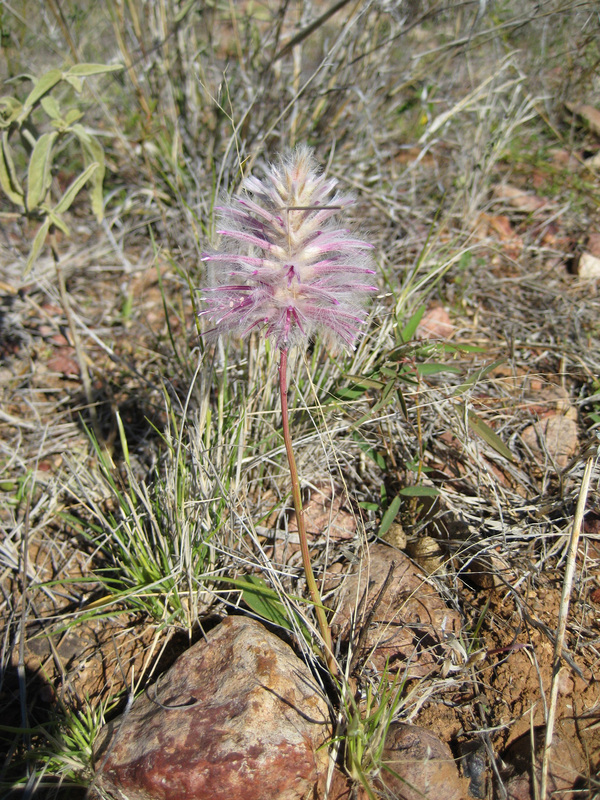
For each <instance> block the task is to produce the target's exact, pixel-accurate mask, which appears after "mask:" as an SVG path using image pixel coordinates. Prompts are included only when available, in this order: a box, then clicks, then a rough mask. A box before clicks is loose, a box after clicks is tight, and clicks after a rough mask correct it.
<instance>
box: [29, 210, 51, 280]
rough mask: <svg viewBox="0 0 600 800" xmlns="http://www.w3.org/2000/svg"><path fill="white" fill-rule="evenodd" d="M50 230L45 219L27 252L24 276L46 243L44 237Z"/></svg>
mask: <svg viewBox="0 0 600 800" xmlns="http://www.w3.org/2000/svg"><path fill="white" fill-rule="evenodd" d="M49 230H50V218H49V217H46V219H45V220H44V221H43V222H42V224H41V225H40V228H39V230H38V232H37V233H36V235H35V239H34V240H33V244H32V245H31V250H30V251H29V258H28V259H27V264H26V265H25V273H24V274H25V275H28V274H29V272H30V271H31V268H32V267H33V265H34V263H35V260H36V258H37V257H38V255H39V252H40V250H41V249H42V247H43V244H44V242H45V241H46V236H48V231H49Z"/></svg>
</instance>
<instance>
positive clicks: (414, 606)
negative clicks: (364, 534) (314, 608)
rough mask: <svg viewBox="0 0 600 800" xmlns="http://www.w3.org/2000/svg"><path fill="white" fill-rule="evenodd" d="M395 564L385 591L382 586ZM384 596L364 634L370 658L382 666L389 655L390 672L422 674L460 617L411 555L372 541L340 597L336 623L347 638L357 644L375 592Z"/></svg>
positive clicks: (456, 628)
mask: <svg viewBox="0 0 600 800" xmlns="http://www.w3.org/2000/svg"><path fill="white" fill-rule="evenodd" d="M392 564H394V569H393V575H392V578H391V580H390V582H389V585H388V586H387V588H386V590H385V592H384V593H383V594H382V588H383V586H384V583H385V581H386V578H387V576H388V573H389V571H390V568H391V566H392ZM381 594H382V596H381V600H380V602H379V605H378V606H377V609H376V611H375V614H374V616H373V619H372V620H371V624H370V626H369V629H368V631H367V633H366V637H365V638H364V640H363V653H364V657H365V658H366V660H367V662H368V663H369V664H370V665H372V666H373V667H375V668H376V669H377V670H379V671H381V670H382V669H383V668H384V667H385V665H386V662H388V659H389V668H390V671H391V672H392V673H394V672H397V671H399V670H402V672H403V674H404V671H406V675H407V676H409V677H422V676H423V675H426V674H427V673H429V672H430V671H431V670H432V669H434V668H435V667H436V666H437V664H438V662H439V660H440V656H441V655H442V653H443V648H442V646H441V644H442V642H443V641H444V637H445V636H446V635H447V634H449V633H454V634H457V633H458V631H459V630H460V617H459V615H458V614H457V612H456V611H454V610H452V609H450V608H448V607H447V606H446V604H445V603H444V601H443V599H442V598H441V597H440V595H439V594H438V592H437V591H436V590H435V589H434V587H433V586H432V585H431V584H430V582H429V581H428V579H427V578H426V576H425V575H423V573H422V572H421V571H420V569H419V568H418V567H417V566H415V564H413V562H412V561H411V560H410V558H409V557H408V556H407V555H406V554H405V553H402V552H400V551H399V550H393V549H392V548H391V547H387V546H386V545H384V544H374V545H371V546H370V547H369V548H368V550H367V551H366V552H365V554H364V556H363V558H362V559H361V562H360V564H359V565H358V567H356V568H355V571H354V572H353V573H352V574H351V575H349V576H348V577H347V578H346V581H345V582H344V584H343V585H342V586H341V587H340V589H339V592H338V594H337V597H338V598H339V604H338V608H337V611H336V614H335V617H334V623H336V624H337V625H339V627H340V634H341V637H342V638H343V639H348V638H351V639H352V643H353V646H354V647H356V646H357V642H358V639H359V637H360V635H361V630H362V628H363V626H364V625H366V624H367V621H368V619H369V616H370V612H371V610H372V609H373V605H374V604H375V602H376V601H377V598H378V597H379V596H380V595H381Z"/></svg>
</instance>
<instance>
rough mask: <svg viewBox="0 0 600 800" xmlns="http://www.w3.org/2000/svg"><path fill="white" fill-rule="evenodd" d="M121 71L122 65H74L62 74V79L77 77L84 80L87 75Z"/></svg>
mask: <svg viewBox="0 0 600 800" xmlns="http://www.w3.org/2000/svg"><path fill="white" fill-rule="evenodd" d="M121 69H123V65H122V64H75V65H74V66H72V67H70V68H69V69H68V70H67V71H66V72H65V73H64V77H65V78H67V77H68V76H69V75H77V76H79V77H81V78H86V77H87V76H88V75H102V74H103V73H105V72H118V71H119V70H121Z"/></svg>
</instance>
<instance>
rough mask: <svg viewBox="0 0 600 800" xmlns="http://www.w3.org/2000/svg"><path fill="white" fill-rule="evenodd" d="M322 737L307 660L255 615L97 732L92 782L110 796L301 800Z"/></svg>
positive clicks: (222, 628)
mask: <svg viewBox="0 0 600 800" xmlns="http://www.w3.org/2000/svg"><path fill="white" fill-rule="evenodd" d="M329 736H330V726H329V716H328V707H327V703H326V701H325V698H324V697H323V695H322V693H321V692H320V690H319V687H318V685H317V684H316V683H315V680H314V678H313V676H312V675H311V673H310V670H309V669H308V668H307V666H306V665H305V664H304V663H303V662H302V661H300V660H299V659H298V658H297V656H296V655H295V654H294V652H293V651H292V649H291V648H290V647H289V646H288V645H286V644H285V643H284V642H282V641H281V640H280V639H278V638H277V637H276V636H275V635H274V634H272V633H270V632H269V631H267V630H266V629H265V628H264V626H263V625H261V624H260V623H259V622H257V621H255V620H252V619H246V618H244V617H228V618H227V619H225V620H224V621H223V622H222V623H221V624H220V625H219V626H218V627H217V628H215V629H214V630H212V631H211V632H210V633H209V634H208V635H207V637H206V640H203V641H201V642H199V643H198V644H196V645H194V646H193V647H191V648H190V649H189V650H188V651H186V652H185V653H184V654H183V655H182V656H181V657H180V658H179V659H178V660H177V661H176V662H175V664H174V665H173V666H172V667H171V669H170V670H168V672H166V673H165V674H164V675H162V676H161V678H160V679H159V680H158V681H157V682H156V683H155V684H154V686H151V687H150V689H149V690H147V692H146V693H145V694H144V695H141V696H140V697H138V698H137V699H136V701H135V702H134V703H133V705H132V707H131V710H130V711H129V713H128V714H126V715H124V716H122V717H120V718H119V719H117V720H115V721H114V722H112V723H109V724H108V725H106V726H105V727H104V728H103V729H102V731H101V732H100V735H99V738H98V741H97V743H96V746H95V749H94V761H95V765H96V770H97V773H96V782H97V785H98V787H99V788H100V789H102V790H104V791H105V792H106V793H108V795H109V796H111V797H114V798H118V800H232V798H235V800H301V799H302V798H305V797H307V796H312V793H313V792H314V791H315V787H316V786H317V782H318V779H319V777H320V776H322V774H323V772H324V771H325V770H326V766H327V759H328V754H327V748H326V747H321V745H322V744H323V743H324V741H326V740H327V738H328V737H329ZM319 748H321V749H319Z"/></svg>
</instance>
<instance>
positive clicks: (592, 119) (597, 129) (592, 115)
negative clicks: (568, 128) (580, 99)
mask: <svg viewBox="0 0 600 800" xmlns="http://www.w3.org/2000/svg"><path fill="white" fill-rule="evenodd" d="M566 106H567V108H568V109H569V111H570V112H571V113H572V114H577V116H578V117H581V118H582V119H584V120H585V122H586V123H587V125H588V127H589V129H590V130H591V131H592V133H595V134H596V136H600V111H599V110H598V109H597V108H594V106H588V105H586V104H585V103H567V104H566Z"/></svg>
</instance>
